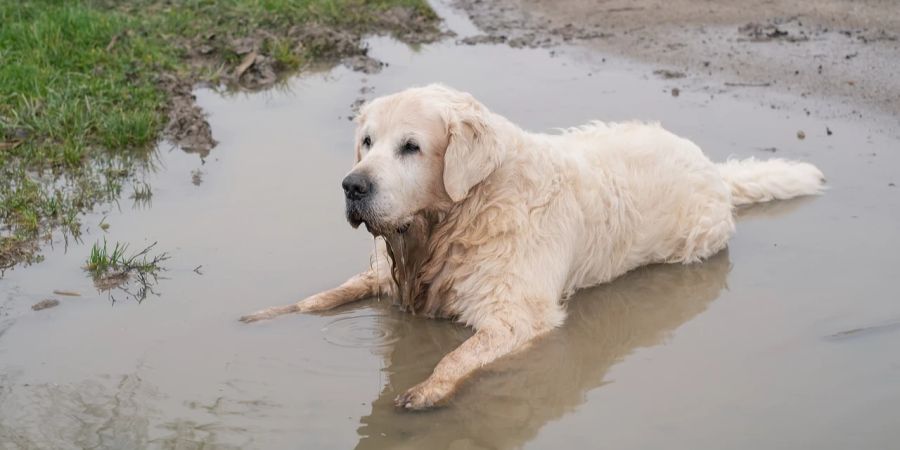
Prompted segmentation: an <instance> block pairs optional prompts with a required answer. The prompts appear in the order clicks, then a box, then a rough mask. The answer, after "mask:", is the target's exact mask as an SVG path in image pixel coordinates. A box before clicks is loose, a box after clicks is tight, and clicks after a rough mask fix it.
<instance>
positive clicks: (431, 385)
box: [394, 380, 452, 411]
mask: <svg viewBox="0 0 900 450" xmlns="http://www.w3.org/2000/svg"><path fill="white" fill-rule="evenodd" d="M451 393H452V389H451V387H450V386H449V385H448V384H446V383H439V382H434V381H430V380H425V381H424V382H422V383H419V384H417V385H416V386H413V387H412V388H410V389H409V390H408V391H406V392H404V393H403V394H402V395H399V396H397V398H395V399H394V405H395V406H397V407H398V408H403V409H408V410H414V411H418V410H423V409H428V408H431V407H434V406H437V405H439V404H441V403H443V402H444V401H446V400H447V399H448V398H449V397H450V394H451Z"/></svg>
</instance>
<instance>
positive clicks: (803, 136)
mask: <svg viewBox="0 0 900 450" xmlns="http://www.w3.org/2000/svg"><path fill="white" fill-rule="evenodd" d="M797 139H800V140H803V139H806V133H804V132H803V130H800V131H798V132H797Z"/></svg>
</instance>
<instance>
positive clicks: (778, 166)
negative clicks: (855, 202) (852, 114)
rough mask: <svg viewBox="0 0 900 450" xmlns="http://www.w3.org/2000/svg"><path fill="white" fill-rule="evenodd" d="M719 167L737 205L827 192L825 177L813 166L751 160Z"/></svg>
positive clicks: (789, 162)
mask: <svg viewBox="0 0 900 450" xmlns="http://www.w3.org/2000/svg"><path fill="white" fill-rule="evenodd" d="M718 167H719V173H720V174H721V175H722V178H723V179H724V180H725V183H727V184H728V186H729V187H730V188H731V198H732V200H731V202H732V204H734V205H735V206H740V205H749V204H751V203H761V202H767V201H769V200H784V199H789V198H794V197H799V196H801V195H814V194H818V193H820V192H822V190H823V189H824V183H825V176H824V175H822V171H821V170H819V169H818V168H816V166H814V165H812V164H810V163H805V162H799V161H788V160H785V159H777V158H776V159H769V160H766V161H759V160H757V159H756V158H749V159H742V160H734V159H732V160H728V161H727V162H724V163H720V164H718Z"/></svg>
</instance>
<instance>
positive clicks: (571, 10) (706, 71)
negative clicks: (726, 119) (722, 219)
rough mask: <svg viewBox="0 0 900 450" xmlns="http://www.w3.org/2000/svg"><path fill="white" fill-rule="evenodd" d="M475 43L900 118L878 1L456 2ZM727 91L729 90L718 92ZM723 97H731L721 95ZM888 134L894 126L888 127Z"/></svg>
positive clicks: (897, 19) (892, 12)
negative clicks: (621, 62) (615, 58)
mask: <svg viewBox="0 0 900 450" xmlns="http://www.w3.org/2000/svg"><path fill="white" fill-rule="evenodd" d="M454 3H455V4H456V5H457V6H459V7H461V8H463V9H464V10H465V11H466V12H467V14H468V15H469V17H470V18H471V19H472V20H473V21H474V22H475V23H476V24H477V25H478V27H479V28H480V29H482V30H483V31H484V33H485V35H486V36H484V37H480V38H479V40H480V41H482V42H498V41H502V42H519V43H521V45H525V46H545V45H553V44H555V43H558V42H573V43H577V44H579V45H583V46H586V47H588V48H591V49H595V50H600V51H602V52H604V53H608V54H615V55H620V56H627V57H629V58H636V59H639V60H642V61H645V62H647V63H649V64H652V65H654V66H657V69H662V70H674V71H679V72H683V73H685V74H687V75H688V77H689V80H688V81H689V83H688V85H689V86H691V87H692V88H693V89H696V90H702V91H706V92H716V91H718V90H720V89H721V88H723V87H725V88H727V87H731V88H734V87H740V88H743V89H747V90H749V91H750V92H747V93H746V95H747V96H754V95H756V93H755V92H752V91H753V90H754V88H756V87H759V86H765V87H770V86H771V87H772V88H774V89H776V90H779V91H782V92H785V93H790V94H793V95H799V96H803V97H805V96H816V97H819V98H832V99H834V100H835V101H834V103H837V104H841V106H844V107H842V108H838V107H836V106H835V105H834V104H828V105H823V106H822V107H820V108H819V109H817V111H816V112H819V113H821V114H823V115H828V116H835V115H840V116H844V117H850V116H859V115H861V114H864V112H865V111H867V110H870V109H876V110H879V111H880V112H885V113H888V114H891V115H893V116H894V117H895V118H897V117H900V78H898V77H896V76H894V73H895V72H896V61H900V8H898V7H897V5H896V3H894V2H890V1H881V0H864V1H850V0H815V1H805V2H798V1H792V0H774V1H772V0H749V1H741V2H730V1H707V2H696V1H691V0H674V1H666V2H658V1H652V0H634V1H632V0H628V1H625V0H604V1H600V2H597V1H592V0H562V1H557V0H500V1H495V2H488V1H483V0H455V2H454ZM728 83H731V86H728V85H727V84H728ZM726 90H730V89H726ZM891 126H896V120H895V121H894V123H893V124H891Z"/></svg>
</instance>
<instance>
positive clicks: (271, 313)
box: [238, 305, 300, 323]
mask: <svg viewBox="0 0 900 450" xmlns="http://www.w3.org/2000/svg"><path fill="white" fill-rule="evenodd" d="M299 311H300V308H299V307H298V306H297V305H286V306H275V307H272V308H266V309H261V310H259V311H257V312H255V313H253V314H247V315H246V316H241V318H240V319H238V320H240V321H241V322H244V323H253V322H258V321H260V320H267V319H271V318H273V317H277V316H280V315H282V314H288V313H293V312H299Z"/></svg>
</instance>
